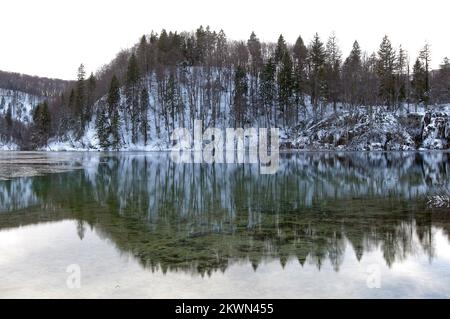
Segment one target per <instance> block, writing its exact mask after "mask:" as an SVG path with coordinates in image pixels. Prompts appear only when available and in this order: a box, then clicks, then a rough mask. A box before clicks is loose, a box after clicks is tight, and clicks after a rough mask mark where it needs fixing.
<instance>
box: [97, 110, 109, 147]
mask: <svg viewBox="0 0 450 319" xmlns="http://www.w3.org/2000/svg"><path fill="white" fill-rule="evenodd" d="M95 126H96V130H97V137H98V140H99V144H100V147H101V148H102V149H107V148H108V147H109V140H108V137H109V127H108V126H109V125H108V116H107V114H106V107H105V106H104V105H99V107H98V109H97V119H96V122H95Z"/></svg>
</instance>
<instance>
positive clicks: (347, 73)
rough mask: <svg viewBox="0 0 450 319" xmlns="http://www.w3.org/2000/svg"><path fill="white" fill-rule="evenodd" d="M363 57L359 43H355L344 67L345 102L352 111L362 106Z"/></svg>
mask: <svg viewBox="0 0 450 319" xmlns="http://www.w3.org/2000/svg"><path fill="white" fill-rule="evenodd" d="M361 71H362V57H361V48H360V46H359V43H358V41H355V42H354V43H353V47H352V51H351V52H350V54H349V56H348V57H347V59H345V62H344V65H343V74H342V76H343V94H344V101H345V102H346V103H347V104H349V105H350V106H351V107H352V109H354V107H355V106H357V105H361V104H362V79H361V75H362V72H361Z"/></svg>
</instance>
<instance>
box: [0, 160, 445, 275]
mask: <svg viewBox="0 0 450 319" xmlns="http://www.w3.org/2000/svg"><path fill="white" fill-rule="evenodd" d="M92 156H93V155H91V156H90V157H92ZM97 159H98V160H97V161H92V158H90V159H89V161H88V162H89V163H90V165H89V166H88V167H86V169H85V170H84V171H73V172H70V173H66V174H53V175H47V176H42V177H34V178H31V179H30V178H28V179H17V180H12V181H4V182H0V187H2V189H11V188H14V187H12V186H11V185H12V184H14V183H16V184H17V185H19V184H21V183H23V184H22V187H24V188H25V191H24V192H23V194H32V195H26V196H24V197H23V202H24V204H23V205H19V204H20V201H21V200H20V198H21V197H20V196H10V197H12V198H14V200H13V201H11V203H14V205H13V206H11V208H12V209H10V210H8V211H10V212H12V213H3V214H0V216H1V217H0V227H15V226H17V225H22V224H26V223H36V222H40V221H45V220H59V219H67V218H71V219H77V220H78V221H79V222H78V227H77V232H78V234H79V236H80V237H83V233H84V228H85V227H95V229H96V230H97V232H98V233H99V234H101V236H104V237H106V238H108V239H111V241H112V242H113V243H114V244H115V245H116V246H117V247H118V248H119V249H120V250H121V251H123V252H126V253H130V254H132V255H133V256H135V257H136V258H137V259H138V260H139V261H140V262H141V263H142V264H143V265H144V266H145V267H148V268H150V269H156V268H158V267H161V268H162V269H163V271H167V270H169V269H184V270H191V271H196V272H200V273H209V272H211V271H214V270H218V269H219V270H225V269H226V268H227V266H228V265H229V263H230V262H233V261H235V260H249V261H250V262H251V263H252V265H253V267H254V268H255V269H256V268H257V267H258V265H259V264H260V263H261V262H262V260H264V259H265V258H269V257H273V258H278V259H279V260H280V262H281V263H282V264H283V265H284V264H285V263H286V262H287V260H288V259H289V258H291V257H296V258H297V259H298V260H299V262H300V263H301V264H302V265H303V264H304V263H305V262H307V263H313V264H315V265H316V266H317V267H321V266H322V265H323V264H324V262H325V261H327V260H329V261H330V262H331V263H332V265H333V267H334V268H335V269H336V270H338V269H339V267H340V265H341V264H342V262H343V259H344V254H345V251H346V250H348V249H349V246H351V247H352V248H353V250H354V251H355V254H356V257H357V258H358V260H360V259H361V258H362V257H363V255H364V253H366V252H369V251H372V250H374V249H377V248H380V249H381V250H382V252H383V256H384V259H385V261H386V263H387V264H388V265H392V264H393V263H394V262H397V261H401V260H403V259H404V258H406V257H407V256H409V255H411V254H417V253H422V252H424V253H426V254H427V255H428V256H429V257H430V258H432V257H433V255H434V250H433V249H434V248H433V247H434V243H433V227H441V228H443V229H444V230H445V231H446V232H447V234H448V233H449V232H448V231H449V230H450V227H449V219H450V218H449V217H448V214H445V212H443V211H434V212H432V211H431V210H429V209H427V208H426V207H425V201H424V198H423V197H424V196H425V195H427V194H429V193H433V192H434V191H435V190H436V189H438V188H440V187H442V186H446V187H448V184H449V178H448V172H449V168H450V164H449V163H450V161H449V156H448V154H445V153H433V154H418V153H404V154H401V153H390V154H383V153H376V154H375V153H357V154H356V153H355V154H331V153H330V154H327V153H325V154H303V155H299V154H294V155H286V157H285V158H284V160H283V161H282V162H281V163H282V167H281V168H280V171H279V172H278V173H277V174H276V175H260V174H259V173H258V167H257V166H251V165H200V164H184V165H177V164H174V163H172V162H170V160H169V159H168V157H167V155H166V154H155V155H152V156H143V155H136V156H130V155H126V156H109V157H99V158H97ZM92 163H94V164H95V165H92ZM30 180H31V182H30ZM26 185H29V186H26ZM15 187H17V186H15ZM5 194H6V193H5ZM7 194H9V195H11V194H13V193H11V192H9V193H7ZM14 194H16V193H14ZM14 194H13V195H14ZM27 196H34V197H27ZM5 198H6V196H5ZM30 198H34V200H33V201H30V200H29V199H30ZM2 203H3V202H2ZM25 203H30V204H29V205H28V206H27V205H26V204H25ZM39 203H45V207H43V206H42V205H43V204H39ZM43 208H45V209H43ZM1 209H2V210H3V211H7V209H5V207H3V206H2V208H1Z"/></svg>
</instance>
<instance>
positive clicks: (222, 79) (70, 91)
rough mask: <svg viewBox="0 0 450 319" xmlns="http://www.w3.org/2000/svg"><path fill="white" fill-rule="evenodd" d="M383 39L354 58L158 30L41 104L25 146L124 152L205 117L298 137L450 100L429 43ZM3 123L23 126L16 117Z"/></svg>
mask: <svg viewBox="0 0 450 319" xmlns="http://www.w3.org/2000/svg"><path fill="white" fill-rule="evenodd" d="M380 40H381V41H380V46H379V49H378V51H377V52H373V53H372V52H365V51H364V50H363V49H362V48H361V47H360V45H359V43H358V41H355V42H354V44H353V47H352V50H351V52H349V53H348V54H347V53H344V52H342V51H341V49H340V48H339V44H338V40H337V37H336V35H334V34H332V35H331V36H329V37H328V38H327V39H325V40H324V39H322V38H321V37H320V36H319V35H318V34H315V35H314V37H313V38H312V40H311V41H310V42H309V43H305V42H304V41H303V39H302V37H301V36H299V37H298V38H297V40H296V41H295V43H294V44H289V43H287V42H286V41H285V39H284V37H283V35H280V36H279V38H278V40H277V42H275V43H264V42H261V41H260V40H259V39H258V37H257V35H256V34H255V33H253V32H252V33H251V35H250V36H249V39H248V40H247V41H233V40H229V39H227V37H226V34H225V33H224V31H222V30H221V31H219V32H217V31H213V30H211V29H210V28H209V27H206V28H204V27H199V28H198V29H197V30H195V31H194V32H181V33H178V32H172V31H170V32H168V31H166V30H162V31H161V32H160V33H154V32H152V33H151V34H150V35H144V36H142V38H141V39H140V41H139V42H138V43H137V44H136V45H135V46H133V47H132V48H130V49H128V50H123V51H121V52H119V53H118V55H117V56H116V58H115V59H114V60H113V61H111V62H110V63H109V64H107V65H105V66H103V67H102V68H101V69H100V70H98V71H97V72H96V73H95V74H93V73H91V74H90V75H87V74H86V72H85V68H84V66H83V65H80V67H79V69H78V73H77V80H76V81H75V82H73V83H70V85H68V88H67V89H66V87H63V88H62V89H61V86H58V87H57V88H56V89H55V90H57V89H59V90H60V92H61V93H58V96H57V97H55V96H54V94H53V95H52V94H48V98H47V99H46V101H45V102H43V103H41V104H39V105H37V106H36V107H34V109H33V115H32V118H33V121H32V123H31V124H30V125H28V126H27V130H28V131H29V133H28V134H23V136H21V137H20V139H21V140H18V141H16V142H17V144H20V145H21V147H22V148H27V149H35V148H42V147H45V146H46V145H48V143H49V141H59V142H61V141H66V140H70V141H72V142H73V141H77V140H80V141H83V144H82V145H83V146H86V145H87V144H86V142H84V141H85V140H92V139H95V142H92V145H95V147H98V148H99V149H122V148H123V146H124V145H144V146H145V145H147V144H150V143H152V141H153V142H154V141H156V140H158V141H160V140H164V141H166V140H167V139H168V135H169V132H170V131H171V130H173V129H174V128H175V127H179V126H183V127H187V128H192V127H193V122H194V120H196V119H199V120H202V121H203V123H204V125H205V126H231V127H249V126H264V127H280V128H282V129H283V130H284V132H286V134H287V135H289V137H290V138H291V139H292V140H294V139H295V135H298V134H299V131H300V130H302V129H305V130H306V128H308V129H309V128H311V127H313V124H319V123H321V121H323V120H325V119H327V120H329V119H330V116H331V115H333V114H336V115H337V114H341V115H342V116H344V118H343V121H344V122H346V123H349V122H352V121H354V122H355V121H359V120H360V119H361V114H364V116H366V117H367V118H366V119H365V120H366V121H370V120H374V119H377V118H379V117H380V114H383V113H389V114H394V115H397V114H399V113H402V114H403V113H405V114H408V113H414V112H417V111H418V110H425V111H429V112H430V111H433V110H434V109H437V106H438V105H442V104H446V103H450V60H449V59H448V58H444V59H443V60H442V63H441V65H440V68H439V69H437V70H432V69H431V67H430V65H431V57H432V55H431V49H430V45H429V44H427V43H424V46H423V49H422V50H421V51H420V52H414V53H408V52H406V51H405V50H404V49H403V48H402V47H401V46H398V47H397V46H394V45H393V44H392V43H391V41H390V39H389V37H388V36H385V37H384V38H382V39H380ZM0 80H1V77H0ZM3 84H4V81H3V82H2V81H0V87H2V85H3ZM9 86H10V87H11V84H9ZM19 89H20V88H19ZM29 90H32V88H29ZM0 114H1V113H0ZM445 116H447V119H448V115H444V117H445ZM424 117H425V115H424ZM367 119H369V120H367ZM341 120H342V119H341ZM1 121H3V122H2V123H4V122H7V123H8V124H7V125H8V127H13V126H14V125H15V123H11V120H8V119H7V116H6V115H5V116H4V117H3V118H2V119H1ZM336 121H339V118H338V117H337V116H336ZM345 125H346V126H347V125H348V124H345ZM443 125H444V128H445V132H444V133H442V134H441V135H442V137H447V135H448V134H447V129H446V127H447V126H445V125H448V124H447V122H445V123H444V124H443ZM422 126H423V125H422ZM346 130H347V134H346V135H347V136H346V137H345V139H343V138H342V136H339V137H336V138H335V140H334V141H330V143H331V144H333V143H334V144H335V145H337V144H340V145H342V144H343V145H345V144H346V143H348V142H349V141H350V140H349V139H350V138H351V136H350V135H351V134H349V133H348V131H349V130H350V129H349V128H347V129H346ZM438 130H439V128H438ZM422 131H423V130H422ZM314 134H316V135H317V132H316V133H314ZM402 134H403V133H402ZM421 134H424V133H423V132H421ZM341 135H342V134H341ZM400 135H401V134H400ZM314 138H315V139H317V138H319V137H314ZM327 138H328V137H327ZM413 138H414V139H415V137H413ZM328 139H329V138H328ZM405 139H406V138H405ZM331 140H333V138H331ZM92 145H90V146H92ZM88 146H89V145H88ZM90 146H89V147H90ZM444 147H447V146H445V144H444Z"/></svg>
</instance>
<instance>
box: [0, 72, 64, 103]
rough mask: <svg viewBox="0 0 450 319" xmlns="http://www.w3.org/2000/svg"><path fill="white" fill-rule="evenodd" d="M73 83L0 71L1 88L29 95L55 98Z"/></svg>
mask: <svg viewBox="0 0 450 319" xmlns="http://www.w3.org/2000/svg"><path fill="white" fill-rule="evenodd" d="M70 84H71V81H64V80H60V79H49V78H45V77H38V76H31V75H26V74H20V73H14V72H5V71H0V88H2V89H7V90H15V91H22V92H25V93H28V94H32V95H36V96H42V97H49V98H51V97H55V96H59V95H61V93H62V92H64V91H65V90H67V88H68V87H69V86H70Z"/></svg>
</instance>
